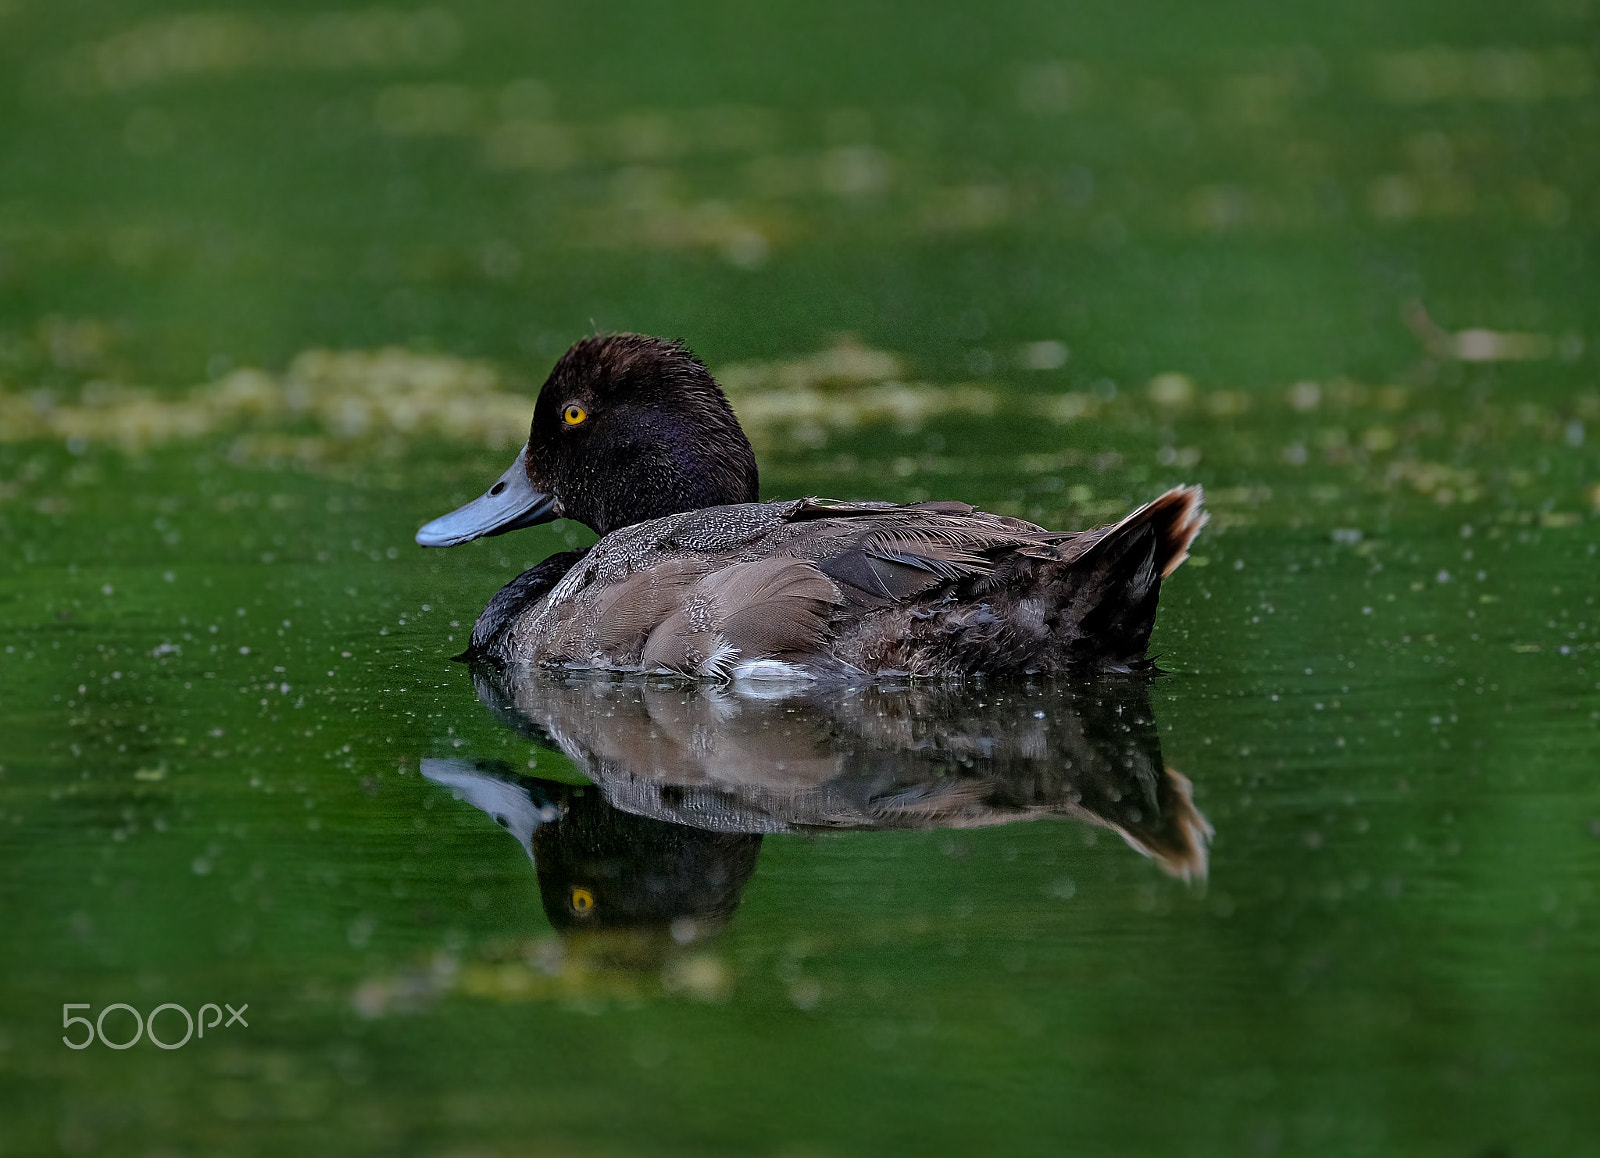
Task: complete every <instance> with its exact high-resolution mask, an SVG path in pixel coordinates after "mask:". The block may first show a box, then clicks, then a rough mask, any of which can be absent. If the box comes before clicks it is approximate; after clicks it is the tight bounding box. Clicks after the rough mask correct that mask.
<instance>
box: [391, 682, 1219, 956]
mask: <svg viewBox="0 0 1600 1158" xmlns="http://www.w3.org/2000/svg"><path fill="white" fill-rule="evenodd" d="M474 676H475V679H476V683H477V688H478V693H479V695H480V696H481V697H482V698H483V699H484V701H485V702H486V703H487V704H488V705H489V706H490V707H491V708H492V709H493V710H494V711H495V712H496V714H497V715H499V716H500V717H501V718H502V719H503V720H504V721H505V722H506V723H508V724H510V725H511V726H512V727H513V728H515V729H517V730H518V731H520V732H522V733H524V734H526V735H529V736H531V737H532V738H534V739H535V740H537V741H538V742H539V743H542V744H545V745H548V746H550V747H554V748H556V749H559V750H560V751H561V752H563V753H564V754H565V755H566V756H568V757H569V758H570V759H572V760H573V761H574V763H576V764H577V765H578V767H579V768H580V769H581V770H582V771H583V772H584V773H585V774H586V775H587V776H589V777H590V778H591V779H592V780H593V781H594V782H595V787H574V786H571V785H564V784H557V783H552V782H548V781H535V780H529V779H525V778H516V777H514V776H513V775H512V774H511V771H510V769H509V768H508V767H506V766H503V765H496V764H491V763H483V764H472V763H470V762H467V761H463V760H458V759H429V760H424V761H423V762H422V771H423V773H424V774H425V775H426V776H428V777H429V778H430V779H432V780H435V781H437V782H439V783H441V784H445V785H448V786H450V787H451V788H453V789H454V790H455V791H456V792H457V794H458V795H459V796H461V797H462V798H463V799H466V800H467V801H469V802H470V803H472V804H474V805H475V806H477V807H479V808H481V809H483V810H484V811H485V812H487V813H489V815H491V816H492V817H494V819H495V820H496V822H497V823H499V824H500V825H501V827H503V828H505V829H507V830H508V831H510V832H512V833H513V834H514V835H516V837H517V839H518V842H519V843H521V844H522V846H523V847H524V848H525V849H526V850H527V852H528V854H529V856H530V857H531V858H532V860H533V862H534V865H535V867H536V869H537V870H538V874H539V884H540V893H541V897H542V900H543V902H544V907H545V911H546V913H547V914H548V915H549V917H550V920H551V922H552V923H553V924H554V925H556V926H557V927H558V928H562V929H570V928H576V927H585V926H588V927H593V926H597V925H631V926H645V925H658V926H660V925H669V924H671V923H672V922H674V921H680V922H682V921H688V922H691V923H693V924H696V925H705V924H708V923H709V924H716V923H719V922H721V921H722V920H724V919H726V917H727V916H728V915H729V914H731V913H732V911H733V910H734V908H735V907H736V906H737V905H738V901H739V896H740V894H741V893H742V892H743V889H744V886H745V884H746V882H747V881H748V880H749V878H750V875H751V874H752V873H753V872H754V869H755V861H756V856H757V853H758V852H759V849H760V842H761V837H762V835H763V834H766V833H780V832H805V831H819V830H836V831H837V830H850V829H858V830H872V829H894V828H914V829H930V828H975V827H984V826H991V825H998V824H1008V823H1012V822H1016V821H1023V820H1034V819H1040V818H1044V817H1068V818H1071V819H1074V820H1078V821H1081V822H1085V823H1088V824H1093V825H1097V826H1100V827H1104V828H1108V829H1110V830H1112V831H1113V832H1116V833H1117V834H1118V835H1120V836H1121V837H1123V839H1124V840H1126V841H1127V842H1128V844H1129V845H1131V846H1132V847H1133V848H1135V849H1136V850H1138V851H1139V852H1141V853H1143V854H1144V855H1146V856H1148V857H1151V858H1152V859H1154V860H1155V861H1156V863H1157V864H1158V865H1160V866H1161V868H1162V869H1164V870H1165V871H1166V872H1168V873H1170V874H1172V875H1174V876H1177V877H1181V878H1183V879H1185V880H1189V879H1194V878H1197V877H1203V876H1204V875H1205V872H1206V851H1207V850H1206V846H1207V841H1208V839H1209V838H1210V836H1211V826H1210V825H1209V823H1207V821H1206V819H1205V817H1204V816H1202V815H1201V814H1200V812H1199V810H1198V809H1196V808H1195V806H1194V803H1193V800H1192V798H1191V793H1190V785H1189V781H1188V780H1187V779H1186V778H1185V777H1184V776H1182V775H1181V774H1179V773H1178V772H1175V771H1173V770H1172V769H1170V768H1167V767H1166V765H1165V764H1164V762H1163V761H1162V757H1161V747H1160V741H1159V737H1158V735H1157V732H1156V726H1155V720H1154V717H1153V714H1152V712H1151V708H1150V700H1149V695H1148V692H1147V690H1146V681H1145V680H1144V679H1141V678H1137V677H1133V678H1127V679H1112V680H1096V681H1094V682H1080V683H1074V684H1070V685H1069V684H1060V685H1057V684H1045V685H1028V686H1014V687H1012V686H1008V687H993V688H972V687H968V688H954V687H948V686H935V687H920V686H919V687H910V688H901V689H891V688H883V687H877V686H871V687H865V688H849V689H836V690H831V691H817V690H799V691H796V692H795V694H792V695H783V696H777V697H761V698H752V697H745V696H740V695H737V694H734V693H731V692H729V691H727V690H726V689H721V688H715V687H709V686H706V685H703V684H692V683H685V682H678V681H665V680H658V679H627V680H619V679H606V678H598V677H594V676H587V675H586V676H582V677H570V676H564V675H557V674H552V673H548V672H544V671H540V670H502V669H494V668H480V669H477V670H476V671H475V672H474Z"/></svg>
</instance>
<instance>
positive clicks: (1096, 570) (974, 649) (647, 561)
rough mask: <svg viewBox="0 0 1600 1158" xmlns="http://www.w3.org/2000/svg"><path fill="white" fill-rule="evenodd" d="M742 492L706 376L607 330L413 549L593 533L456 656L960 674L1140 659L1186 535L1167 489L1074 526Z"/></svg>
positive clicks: (559, 368)
mask: <svg viewBox="0 0 1600 1158" xmlns="http://www.w3.org/2000/svg"><path fill="white" fill-rule="evenodd" d="M756 498H757V495H756V464H755V457H754V455H753V453H752V452H751V449H750V444H749V442H748V441H747V440H746V438H745V436H744V432H743V431H742V430H741V429H740V427H739V423H738V420H737V419H736V418H735V417H734V415H733V411H732V410H731V409H730V408H729V406H728V402H727V399H726V398H725V397H724V396H723V394H722V391H721V390H720V389H719V388H718V386H717V384H716V382H714V381H713V380H712V378H711V375H710V373H709V372H708V371H707V370H706V368H705V366H704V365H703V364H701V362H700V361H699V360H698V359H697V358H695V357H694V355H692V354H691V353H690V352H689V351H688V350H687V349H685V348H684V347H683V346H681V345H678V344H676V343H671V342H664V341H661V340H659V339H656V338H649V337H644V336H642V335H638V334H620V335H614V336H610V337H597V338H590V339H587V340H585V341H582V342H579V343H578V344H577V345H576V346H574V347H572V349H570V350H568V351H567V353H566V354H565V355H563V356H562V358H561V360H560V361H559V362H557V363H556V366H555V368H554V369H553V370H552V371H551V374H550V377H549V379H548V380H547V381H546V382H545V384H544V387H543V389H541V390H540V392H539V398H538V401H537V403H536V405H535V407H534V413H533V424H532V428H531V430H530V432H529V436H528V443H527V445H526V446H525V447H524V448H523V449H522V451H521V453H519V454H518V455H517V459H516V461H515V462H514V463H513V464H512V466H511V468H510V469H509V470H508V471H506V473H505V474H504V475H503V476H502V477H501V478H500V480H499V481H498V482H496V483H495V484H494V486H492V487H491V488H490V489H489V491H488V493H487V494H485V495H483V496H482V497H481V498H478V499H476V500H474V501H473V502H471V503H468V504H467V505H466V506H464V507H462V508H460V509H459V510H457V511H454V512H452V513H451V514H448V515H445V516H443V517H442V518H438V519H435V520H434V521H433V522H431V523H429V524H428V525H427V526H425V527H423V528H422V529H421V530H420V531H418V532H417V542H419V543H421V544H422V545H424V546H431V547H442V546H451V545H454V544H456V543H463V542H466V541H468V540H470V539H476V538H480V537H482V536H485V535H497V534H501V533H503V532H505V531H510V530H514V529H516V528H519V527H526V526H532V525H533V524H535V523H541V522H545V521H547V520H549V519H553V518H557V517H566V518H571V519H576V520H577V521H579V522H581V523H584V524H586V525H588V526H589V527H592V528H593V529H594V530H595V531H596V532H598V533H599V534H600V535H602V536H604V537H603V538H602V539H601V540H600V542H599V543H597V544H595V546H594V547H592V548H591V549H589V550H588V551H587V552H586V553H585V552H573V551H566V552H562V553H560V554H558V555H554V556H552V557H551V558H549V559H546V560H545V561H544V562H543V563H542V564H540V565H539V566H538V567H535V568H533V569H532V570H530V571H528V572H526V573H524V574H523V575H521V576H519V577H518V578H517V579H515V580H513V581H512V582H511V583H510V584H508V585H507V586H506V587H505V588H504V589H502V590H501V591H500V592H499V594H497V595H496V596H495V597H494V599H493V600H492V601H491V602H490V603H489V605H488V607H487V608H485V609H484V613H483V615H482V616H481V617H480V618H479V620H478V624H477V626H476V627H475V628H474V630H473V635H472V646H471V648H470V654H473V655H479V656H487V657H492V658H495V659H499V660H503V661H511V662H520V663H532V664H542V665H547V666H564V667H569V668H570V667H583V668H598V669H609V670H616V671H646V672H674V673H679V674H684V675H691V676H700V677H710V678H714V679H718V680H726V679H729V678H733V679H770V678H777V679H795V678H801V677H813V676H819V675H823V676H835V677H846V678H858V677H863V676H865V677H875V676H882V675H892V674H910V675H917V676H964V675H971V674H974V673H980V672H981V673H988V674H991V675H997V674H1005V673H1019V674H1021V673H1036V672H1058V671H1064V670H1068V669H1077V668H1083V667H1100V668H1108V669H1112V670H1125V669H1128V668H1135V667H1142V666H1146V665H1147V661H1146V659H1145V648H1146V645H1147V643H1148V640H1149V636H1150V628H1151V625H1152V623H1153V622H1154V618H1155V612H1156V600H1157V596H1158V594H1159V592H1160V586H1161V580H1162V579H1163V578H1164V577H1166V576H1167V575H1169V574H1171V572H1172V570H1173V568H1175V567H1177V566H1178V564H1179V563H1181V562H1182V561H1183V559H1184V558H1185V557H1186V555H1187V553H1188V548H1189V544H1190V542H1191V541H1192V540H1193V539H1194V536H1195V535H1196V534H1197V533H1198V531H1199V529H1200V527H1201V525H1202V524H1203V523H1204V522H1205V514H1204V512H1203V511H1202V510H1201V507H1200V491H1199V489H1198V488H1187V487H1180V488H1177V489H1175V490H1171V491H1168V492H1167V493H1166V494H1164V495H1162V496H1161V497H1160V498H1158V499H1156V500H1155V501H1154V502H1152V503H1150V504H1149V505H1147V506H1145V507H1141V508H1140V509H1139V510H1137V511H1135V512H1134V513H1133V514H1131V515H1129V516H1128V517H1127V518H1125V519H1123V520H1122V522H1120V523H1117V524H1116V525H1114V526H1111V527H1103V528H1100V529H1099V530H1094V531H1085V532H1081V533H1067V532H1054V531H1046V530H1044V529H1043V528H1041V527H1037V526H1034V525H1033V524H1032V523H1025V522H1023V521H1022V520H1020V519H1014V518H1008V517H1004V516H1000V515H991V514H985V513H984V512H982V511H978V510H975V509H974V508H972V507H969V506H967V505H966V504H964V503H956V502H932V503H917V504H913V505H911V506H892V505H890V504H886V503H824V502H819V501H817V500H814V499H800V500H795V501H793V502H785V503H758V502H757V501H756Z"/></svg>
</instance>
